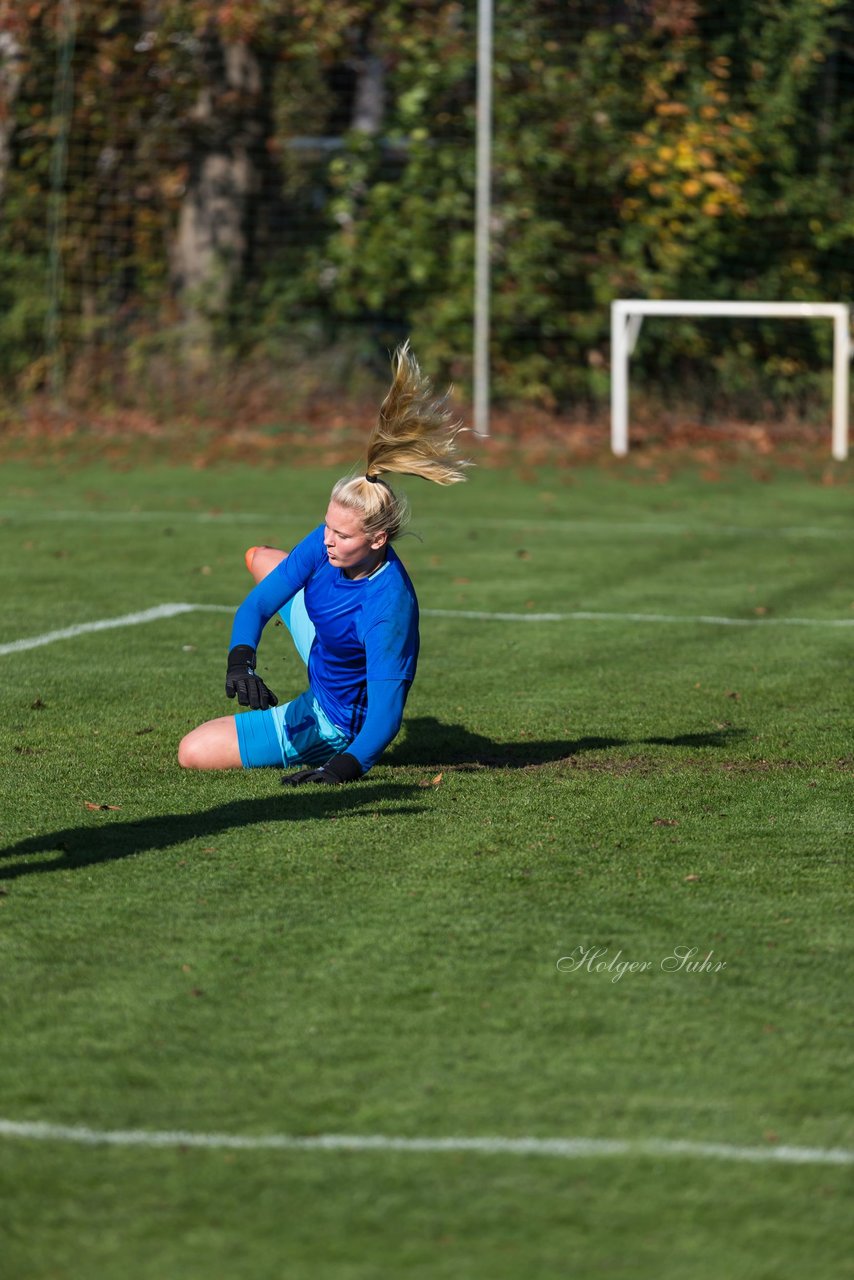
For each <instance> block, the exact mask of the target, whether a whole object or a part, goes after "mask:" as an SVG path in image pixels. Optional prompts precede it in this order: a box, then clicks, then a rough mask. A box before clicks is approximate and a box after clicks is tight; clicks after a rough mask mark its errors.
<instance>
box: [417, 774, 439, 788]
mask: <svg viewBox="0 0 854 1280" xmlns="http://www.w3.org/2000/svg"><path fill="white" fill-rule="evenodd" d="M444 776H445V775H444V773H437V774H436V776H435V778H431V779H430V781H429V782H428V781H427V780H426V778H425V780H424V781H423V782H419V784H418V785H419V787H438V785H439V783H440V782H441V781H442V779H443V778H444Z"/></svg>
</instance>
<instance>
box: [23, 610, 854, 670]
mask: <svg viewBox="0 0 854 1280" xmlns="http://www.w3.org/2000/svg"><path fill="white" fill-rule="evenodd" d="M234 609H235V606H234V605H229V604H187V603H182V604H158V605H154V606H153V607H152V608H151V609H143V610H141V611H140V612H138V613H124V614H122V615H121V616H120V617H117V618H97V619H95V620H94V621H92V622H78V623H75V624H74V625H73V626H70V627H61V628H60V629H59V630H57V631H45V632H43V633H42V634H41V635H37V636H24V637H22V638H21V639H20V640H9V641H7V642H6V643H5V644H0V657H3V656H5V655H6V654H10V653H23V652H25V651H26V650H28V649H39V648H41V646H42V645H46V644H53V643H54V642H55V641H57V640H73V639H74V638H75V637H77V636H82V635H86V634H87V633H89V632H93V631H112V630H114V629H115V628H117V627H135V626H138V625H139V624H140V623H143V622H158V621H160V620H161V619H163V618H174V617H177V616H178V615H179V614H182V613H195V612H202V613H233V612H234ZM421 616H422V617H424V618H451V619H453V618H461V619H463V620H466V621H476V622H642V623H650V622H652V623H666V624H680V623H681V624H682V625H683V626H694V625H701V626H714V627H854V618H726V617H716V616H714V615H711V614H696V615H687V614H685V615H683V614H670V613H592V612H588V611H586V610H579V611H576V612H574V613H495V612H492V613H490V612H487V611H485V610H480V609H422V610H421Z"/></svg>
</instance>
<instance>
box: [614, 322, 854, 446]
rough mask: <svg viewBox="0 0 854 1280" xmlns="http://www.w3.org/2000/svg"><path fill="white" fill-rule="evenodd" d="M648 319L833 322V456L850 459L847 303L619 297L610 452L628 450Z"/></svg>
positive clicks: (615, 338) (850, 351)
mask: <svg viewBox="0 0 854 1280" xmlns="http://www.w3.org/2000/svg"><path fill="white" fill-rule="evenodd" d="M644 316H760V317H761V316H766V317H772V318H773V317H780V318H787V319H790V320H814V319H825V320H832V321H833V437H832V447H831V451H832V453H833V457H834V458H836V459H837V460H838V461H840V462H842V461H844V459H845V458H847V457H848V362H849V360H850V359H851V356H852V345H851V338H850V333H849V309H848V307H847V306H846V304H845V303H844V302H685V301H677V300H675V299H674V300H670V299H668V300H667V301H656V302H649V301H646V300H645V299H642V298H620V299H618V300H617V301H616V302H612V303H611V449H612V451H613V452H614V453H616V454H617V455H618V456H620V457H622V456H624V455H625V454H627V453H628V451H629V357H630V356H631V354H632V352H633V351H634V349H635V343H636V342H637V340H638V334H639V333H640V328H641V325H642V324H643V318H644Z"/></svg>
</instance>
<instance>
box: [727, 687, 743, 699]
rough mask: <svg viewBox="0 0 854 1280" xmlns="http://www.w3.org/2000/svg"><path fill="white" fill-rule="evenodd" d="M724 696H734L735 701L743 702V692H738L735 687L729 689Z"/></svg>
mask: <svg viewBox="0 0 854 1280" xmlns="http://www.w3.org/2000/svg"><path fill="white" fill-rule="evenodd" d="M724 696H725V697H727V698H732V700H733V701H734V702H741V694H740V693H736V691H735V689H727V691H726V694H725V695H724Z"/></svg>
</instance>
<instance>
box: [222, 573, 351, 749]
mask: <svg viewBox="0 0 854 1280" xmlns="http://www.w3.org/2000/svg"><path fill="white" fill-rule="evenodd" d="M280 617H281V619H282V621H283V622H284V624H285V626H286V627H287V628H288V631H290V633H291V636H292V638H293V642H294V644H295V645H296V648H297V653H298V654H299V656H300V657H301V658H302V660H303V662H305V663H306V664H307V663H308V655H309V653H310V652H311V646H312V642H313V640H314V623H313V622H312V621H311V618H309V616H308V614H307V613H306V610H305V596H304V593H303V592H302V591H298V592H297V594H296V595H295V596H294V598H293V600H290V601H289V602H288V603H287V604H286V605H285V607H284V609H282V611H281V614H280ZM234 721H235V724H236V725H237V742H238V745H239V747H240V760H241V763H242V764H243V767H244V769H256V768H259V767H260V766H262V765H276V766H279V767H281V766H282V765H284V766H285V767H286V768H290V767H291V765H295V764H306V765H322V764H325V763H326V761H327V760H329V759H330V757H331V756H334V755H336V754H337V753H338V752H339V751H344V750H345V749H346V747H347V746H348V745H349V743H350V739H349V737H348V736H347V735H346V734H345V733H343V732H342V730H341V729H339V728H338V726H337V725H334V724H333V723H332V721H331V720H330V719H329V716H328V715H327V714H326V712H325V711H324V710H323V708H322V707H321V705H320V703H319V702H318V701H317V699H316V698H315V696H314V694H313V693H312V691H311V689H306V691H305V693H301V694H300V696H299V697H298V698H294V699H293V701H292V702H286V703H285V704H284V705H283V706H279V707H269V708H268V709H267V710H266V711H243V712H241V713H240V714H239V715H237V716H235V717H234Z"/></svg>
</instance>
